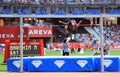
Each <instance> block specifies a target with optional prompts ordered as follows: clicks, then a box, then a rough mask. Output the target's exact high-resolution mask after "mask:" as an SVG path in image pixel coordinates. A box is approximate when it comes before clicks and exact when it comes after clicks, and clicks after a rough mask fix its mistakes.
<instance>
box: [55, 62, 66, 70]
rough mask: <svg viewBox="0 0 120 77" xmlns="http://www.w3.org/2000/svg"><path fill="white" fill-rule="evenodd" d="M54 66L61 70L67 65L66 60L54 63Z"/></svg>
mask: <svg viewBox="0 0 120 77" xmlns="http://www.w3.org/2000/svg"><path fill="white" fill-rule="evenodd" d="M54 64H55V65H57V67H58V68H61V67H62V66H63V65H64V64H65V61H64V60H56V61H55V62H54Z"/></svg>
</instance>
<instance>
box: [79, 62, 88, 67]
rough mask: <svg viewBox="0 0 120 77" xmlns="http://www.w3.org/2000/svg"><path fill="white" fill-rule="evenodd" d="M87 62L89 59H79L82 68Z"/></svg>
mask: <svg viewBox="0 0 120 77" xmlns="http://www.w3.org/2000/svg"><path fill="white" fill-rule="evenodd" d="M87 63H88V61H87V60H78V61H77V64H78V65H79V66H80V67H82V68H83V67H85V66H86V64H87Z"/></svg>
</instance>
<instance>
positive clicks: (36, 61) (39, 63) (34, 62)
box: [32, 60, 43, 68]
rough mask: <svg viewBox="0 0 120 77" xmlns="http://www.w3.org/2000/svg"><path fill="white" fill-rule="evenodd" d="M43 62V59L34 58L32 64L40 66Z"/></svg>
mask: <svg viewBox="0 0 120 77" xmlns="http://www.w3.org/2000/svg"><path fill="white" fill-rule="evenodd" d="M42 63H43V62H42V61H41V60H33V61H32V64H33V65H34V66H35V67H36V68H38V67H39V66H40V65H41V64H42Z"/></svg>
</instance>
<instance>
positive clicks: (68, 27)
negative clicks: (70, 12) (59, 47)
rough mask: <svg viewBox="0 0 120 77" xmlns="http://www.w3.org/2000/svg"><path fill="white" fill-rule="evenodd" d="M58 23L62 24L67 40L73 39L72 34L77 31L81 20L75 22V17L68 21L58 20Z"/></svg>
mask: <svg viewBox="0 0 120 77" xmlns="http://www.w3.org/2000/svg"><path fill="white" fill-rule="evenodd" d="M59 23H62V24H64V25H65V26H64V29H65V34H66V37H68V38H67V41H69V40H71V39H74V34H76V32H77V28H78V27H79V26H80V23H81V20H80V21H79V22H78V23H77V22H76V21H75V19H71V20H69V21H68V22H63V21H59Z"/></svg>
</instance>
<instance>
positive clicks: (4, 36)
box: [0, 34, 14, 38]
mask: <svg viewBox="0 0 120 77" xmlns="http://www.w3.org/2000/svg"><path fill="white" fill-rule="evenodd" d="M0 38H14V34H0Z"/></svg>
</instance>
